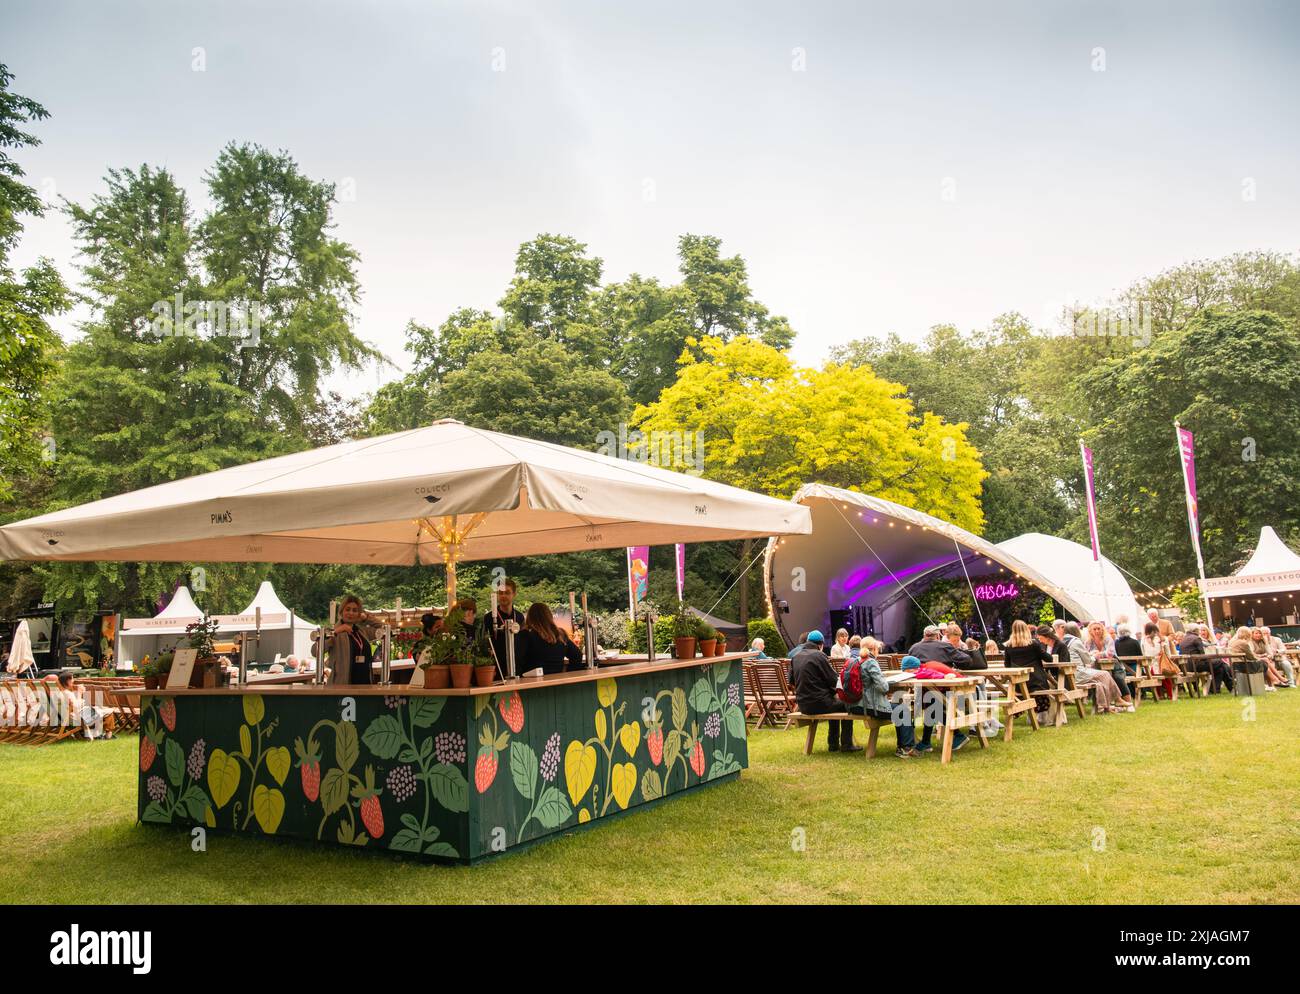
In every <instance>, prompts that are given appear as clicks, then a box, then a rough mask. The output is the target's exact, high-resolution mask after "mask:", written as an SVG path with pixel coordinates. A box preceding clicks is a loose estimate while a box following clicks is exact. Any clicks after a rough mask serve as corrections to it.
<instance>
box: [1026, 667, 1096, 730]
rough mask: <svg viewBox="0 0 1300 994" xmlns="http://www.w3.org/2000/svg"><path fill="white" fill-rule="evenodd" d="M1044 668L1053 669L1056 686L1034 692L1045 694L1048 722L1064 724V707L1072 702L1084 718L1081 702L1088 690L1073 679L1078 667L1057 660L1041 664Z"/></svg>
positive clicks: (1058, 726) (1058, 724)
mask: <svg viewBox="0 0 1300 994" xmlns="http://www.w3.org/2000/svg"><path fill="white" fill-rule="evenodd" d="M1042 666H1043V669H1045V670H1054V671H1055V672H1056V687H1055V688H1054V689H1053V690H1048V691H1042V690H1040V691H1036V693H1040V694H1043V693H1045V694H1047V695H1048V696H1049V704H1048V709H1047V720H1048V723H1049V724H1051V725H1053V726H1055V727H1056V728H1060V727H1061V726H1062V725H1064V724H1065V709H1066V708H1067V707H1069V706H1070V705H1071V704H1073V705H1074V706H1075V707H1077V708H1078V709H1079V717H1080V718H1085V717H1087V715H1086V714H1085V713H1084V708H1083V702H1084V700H1086V699H1087V697H1088V691H1087V690H1085V689H1083V688H1082V687H1080V686H1078V684H1076V683H1075V680H1074V674H1075V671H1076V670H1077V669H1078V667H1077V666H1076V665H1075V664H1074V663H1072V662H1067V663H1062V662H1060V661H1057V660H1053V661H1051V662H1046V663H1043V664H1042Z"/></svg>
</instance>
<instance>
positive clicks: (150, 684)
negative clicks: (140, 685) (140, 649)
mask: <svg viewBox="0 0 1300 994" xmlns="http://www.w3.org/2000/svg"><path fill="white" fill-rule="evenodd" d="M159 669H160V667H159V666H158V663H157V662H156V661H155V660H153V659H150V658H149V657H148V656H147V655H146V656H145V657H144V659H142V660H140V675H141V676H142V677H144V689H145V690H157V689H158V673H159Z"/></svg>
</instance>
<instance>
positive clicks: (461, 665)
mask: <svg viewBox="0 0 1300 994" xmlns="http://www.w3.org/2000/svg"><path fill="white" fill-rule="evenodd" d="M438 635H439V636H441V638H442V639H443V640H444V642H445V644H446V645H447V646H448V649H449V652H448V659H447V661H448V662H449V663H450V664H451V685H452V686H453V687H456V688H457V689H460V690H464V689H465V688H466V687H468V686H469V685H470V683H471V682H473V680H474V656H473V650H474V647H473V646H472V645H470V644H469V642H468V640H467V639H466V638H465V629H464V626H463V625H462V624H461V613H460V611H459V610H457V609H456V608H452V609H451V610H450V611H448V612H447V615H446V617H445V618H444V619H443V630H442V631H441V632H439V633H438Z"/></svg>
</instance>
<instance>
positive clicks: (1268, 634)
mask: <svg viewBox="0 0 1300 994" xmlns="http://www.w3.org/2000/svg"><path fill="white" fill-rule="evenodd" d="M1264 641H1265V642H1267V643H1268V646H1269V654H1270V656H1271V657H1272V659H1273V665H1274V666H1276V667H1277V668H1278V669H1280V670H1281V671H1282V672H1283V673H1285V674H1286V685H1287V686H1288V687H1294V686H1295V670H1294V669H1293V668H1292V666H1291V657H1290V656H1288V655H1287V654H1286V646H1285V645H1284V644H1283V642H1282V640H1281V639H1280V638H1278V637H1277V636H1276V635H1274V634H1273V629H1271V628H1269V627H1268V626H1267V625H1265V626H1264Z"/></svg>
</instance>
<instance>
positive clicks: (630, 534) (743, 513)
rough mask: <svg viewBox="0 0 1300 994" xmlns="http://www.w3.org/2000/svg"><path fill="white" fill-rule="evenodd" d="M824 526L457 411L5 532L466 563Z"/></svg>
mask: <svg viewBox="0 0 1300 994" xmlns="http://www.w3.org/2000/svg"><path fill="white" fill-rule="evenodd" d="M811 530H812V522H811V516H810V515H809V512H808V509H807V508H804V507H800V506H798V505H797V504H794V503H793V502H791V501H787V500H778V499H776V498H773V497H766V496H763V495H761V494H755V493H750V492H749V491H746V490H740V489H738V488H736V487H729V486H725V485H723V484H720V483H714V482H711V481H709V480H705V479H702V478H699V477H695V476H690V475H687V474H684V473H674V472H670V471H668V470H662V469H658V468H656V467H654V466H649V465H645V464H643V463H638V462H632V461H628V460H623V459H615V458H613V457H611V456H605V455H601V454H598V453H594V452H584V451H581V450H579V449H572V448H567V447H565V446H562V445H553V444H550V443H547V442H538V441H534V440H532V439H526V438H519V437H516V436H513V435H504V434H501V433H500V432H494V431H487V430H484V429H480V428H471V427H468V426H466V425H464V424H461V423H460V422H459V421H453V420H443V421H437V422H435V423H434V424H432V425H429V426H428V427H424V428H416V429H413V430H411V431H404V432H398V433H396V434H392V435H382V436H380V437H378V438H366V439H358V440H356V441H350V442H343V443H340V444H338V445H331V446H327V447H325V448H320V449H312V450H309V451H306V452H297V453H294V454H293V455H288V456H281V457H278V458H275V459H267V460H263V461H261V462H255V463H249V464H247V465H243V466H233V467H231V468H229V469H223V470H219V471H217V472H215V473H207V474H205V475H202V476H195V477H190V478H188V479H184V480H177V481H175V482H172V483H164V484H162V485H160V486H156V487H150V488H148V489H145V490H137V491H134V492H132V493H127V494H122V495H120V496H117V497H110V498H107V499H105V500H98V501H94V502H93V503H90V504H84V505H82V506H80V507H73V508H68V509H66V510H62V511H55V512H54V513H52V514H45V515H41V516H40V517H36V518H29V519H27V520H26V521H19V522H15V523H13V524H10V525H5V526H4V527H2V528H0V560H5V559H31V560H142V561H165V562H282V563H361V564H366V565H389V566H410V565H415V564H420V563H428V564H431V563H444V562H445V563H447V564H448V565H449V567H450V568H451V570H454V566H455V562H456V561H457V560H482V559H491V558H507V557H513V556H525V555H534V554H539V553H551V552H572V551H576V550H579V549H610V548H619V547H622V546H628V545H662V544H671V543H675V542H710V541H718V540H722V539H737V538H765V537H768V536H772V535H789V534H804V533H807V532H809V531H811ZM449 579H450V577H449Z"/></svg>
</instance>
